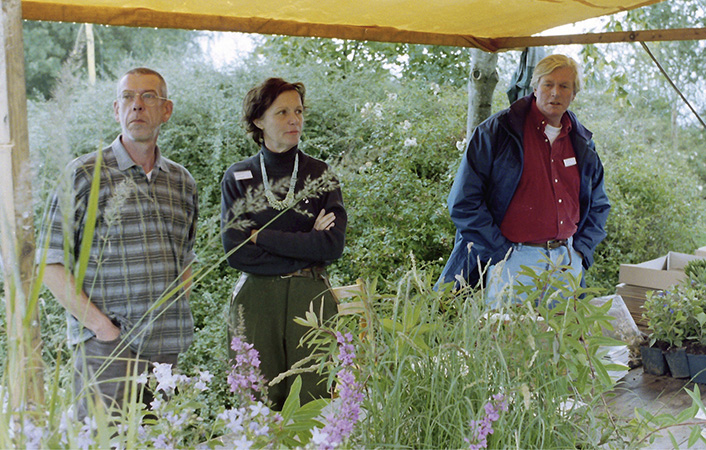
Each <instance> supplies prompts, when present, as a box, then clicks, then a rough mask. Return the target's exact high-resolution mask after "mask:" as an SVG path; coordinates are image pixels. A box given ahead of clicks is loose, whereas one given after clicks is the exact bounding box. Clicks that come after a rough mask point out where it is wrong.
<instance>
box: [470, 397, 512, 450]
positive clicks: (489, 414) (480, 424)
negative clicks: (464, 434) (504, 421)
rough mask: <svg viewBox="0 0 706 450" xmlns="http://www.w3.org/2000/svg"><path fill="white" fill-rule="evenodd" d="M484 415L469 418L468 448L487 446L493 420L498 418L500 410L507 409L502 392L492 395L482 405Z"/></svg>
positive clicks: (492, 430)
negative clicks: (469, 434) (469, 435)
mask: <svg viewBox="0 0 706 450" xmlns="http://www.w3.org/2000/svg"><path fill="white" fill-rule="evenodd" d="M483 409H484V411H485V416H484V417H483V419H481V420H471V423H470V424H469V426H470V427H471V438H470V439H468V438H466V439H465V441H466V442H467V443H468V448H469V450H480V449H482V448H487V447H488V435H490V434H493V432H494V431H495V430H494V429H493V422H496V421H497V420H498V419H500V411H507V409H508V408H507V400H505V396H504V395H503V394H495V395H493V398H492V400H490V401H489V402H488V403H486V404H485V406H484V407H483Z"/></svg>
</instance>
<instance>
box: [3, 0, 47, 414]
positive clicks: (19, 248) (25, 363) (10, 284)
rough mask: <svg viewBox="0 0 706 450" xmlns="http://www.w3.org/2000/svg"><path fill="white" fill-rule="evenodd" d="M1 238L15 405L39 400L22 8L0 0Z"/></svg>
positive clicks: (10, 381) (41, 391)
mask: <svg viewBox="0 0 706 450" xmlns="http://www.w3.org/2000/svg"><path fill="white" fill-rule="evenodd" d="M0 41H1V42H2V50H0V67H1V68H2V71H0V119H1V120H0V239H1V243H2V261H3V265H2V266H3V278H4V289H5V302H6V320H7V335H8V336H7V338H8V339H7V377H8V379H7V385H6V386H7V387H8V388H9V389H10V398H9V400H10V407H11V408H13V410H14V409H17V408H22V407H25V406H26V405H29V404H37V403H42V402H43V400H44V385H43V364H42V352H41V337H40V328H39V313H38V311H37V309H36V307H35V308H32V310H28V304H29V300H30V295H31V294H30V293H31V292H32V286H33V284H34V282H35V279H34V278H35V277H34V253H35V251H34V249H35V243H34V214H33V209H32V185H31V179H32V171H31V163H30V158H29V141H28V131H27V97H26V93H25V69H24V48H23V43H22V8H21V2H20V0H2V26H1V27H0Z"/></svg>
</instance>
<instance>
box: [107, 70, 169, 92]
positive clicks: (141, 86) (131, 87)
mask: <svg viewBox="0 0 706 450" xmlns="http://www.w3.org/2000/svg"><path fill="white" fill-rule="evenodd" d="M164 88H165V86H163V84H162V81H161V80H160V79H159V77H158V76H156V75H151V74H139V73H130V74H127V75H125V76H123V77H122V78H121V79H120V81H119V82H118V90H117V93H118V95H120V93H121V92H123V91H136V92H145V91H155V92H157V93H158V94H159V95H161V96H165V92H164V91H165V89H164Z"/></svg>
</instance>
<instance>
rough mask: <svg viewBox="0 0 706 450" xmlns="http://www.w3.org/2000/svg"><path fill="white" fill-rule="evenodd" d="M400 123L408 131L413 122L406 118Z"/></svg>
mask: <svg viewBox="0 0 706 450" xmlns="http://www.w3.org/2000/svg"><path fill="white" fill-rule="evenodd" d="M400 125H402V129H403V130H405V131H407V130H409V129H410V128H412V123H411V122H410V121H409V120H405V121H404V122H402V123H401V124H400Z"/></svg>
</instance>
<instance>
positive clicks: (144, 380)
mask: <svg viewBox="0 0 706 450" xmlns="http://www.w3.org/2000/svg"><path fill="white" fill-rule="evenodd" d="M135 383H137V384H147V372H142V373H141V374H139V375H138V376H137V378H136V379H135Z"/></svg>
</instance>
